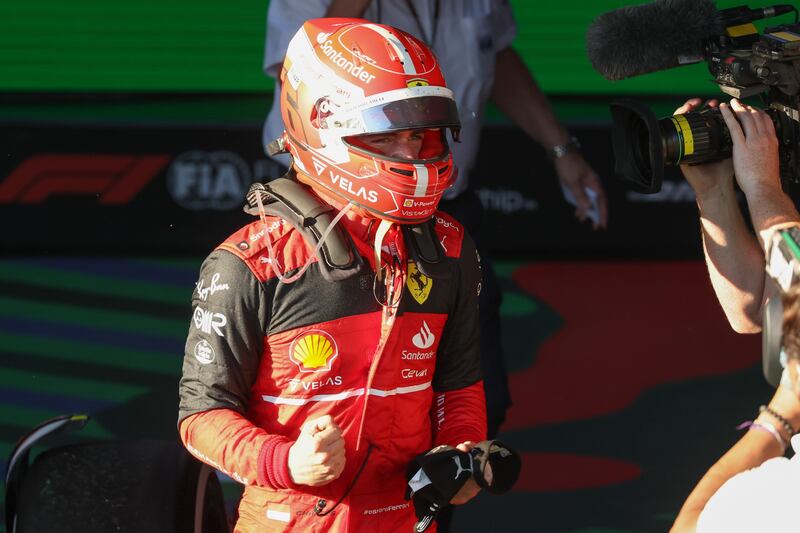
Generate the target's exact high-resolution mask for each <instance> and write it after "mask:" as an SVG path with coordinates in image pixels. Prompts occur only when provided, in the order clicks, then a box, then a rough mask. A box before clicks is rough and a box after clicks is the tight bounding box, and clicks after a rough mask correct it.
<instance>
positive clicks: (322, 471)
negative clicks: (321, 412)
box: [288, 415, 345, 487]
mask: <svg viewBox="0 0 800 533" xmlns="http://www.w3.org/2000/svg"><path fill="white" fill-rule="evenodd" d="M344 449H345V448H344V438H343V437H342V430H341V429H340V428H339V426H338V425H336V422H334V421H333V418H331V417H330V415H325V416H322V417H320V418H317V419H314V420H310V421H308V422H306V423H305V424H303V428H302V429H301V430H300V435H299V436H298V437H297V440H296V441H295V443H294V444H293V445H292V447H291V448H290V449H289V460H288V462H289V475H291V477H292V481H294V482H295V483H297V484H299V485H310V486H312V487H315V486H319V485H325V484H327V483H330V482H331V481H333V480H334V479H336V478H338V477H339V476H340V475H341V474H342V470H344V465H345V453H344Z"/></svg>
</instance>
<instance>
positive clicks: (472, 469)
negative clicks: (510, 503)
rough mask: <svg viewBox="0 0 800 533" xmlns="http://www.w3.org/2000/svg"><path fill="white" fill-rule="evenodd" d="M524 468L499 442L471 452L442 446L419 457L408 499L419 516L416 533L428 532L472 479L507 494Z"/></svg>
mask: <svg viewBox="0 0 800 533" xmlns="http://www.w3.org/2000/svg"><path fill="white" fill-rule="evenodd" d="M521 466H522V461H521V459H520V456H519V454H518V453H517V452H516V451H514V450H513V449H511V448H509V447H508V446H506V445H505V444H503V443H502V442H500V441H496V440H485V441H482V442H480V443H478V444H477V445H476V446H475V447H474V448H473V449H472V450H471V451H469V452H462V451H460V450H458V449H456V448H453V447H452V446H447V445H442V446H437V447H436V448H433V449H432V450H430V451H429V452H427V453H424V454H421V455H418V456H417V457H416V458H414V460H413V461H412V462H411V464H409V465H408V468H407V469H406V479H407V480H408V487H407V488H406V499H407V500H408V499H410V500H412V501H413V503H414V512H415V514H416V515H417V523H416V525H415V526H414V531H417V532H419V533H421V532H423V531H425V530H426V529H427V528H428V526H430V524H431V522H433V520H434V519H435V518H436V515H437V514H439V511H440V510H441V509H442V508H443V507H445V506H447V505H449V504H450V500H452V499H453V497H454V496H455V495H456V494H457V493H458V491H459V490H461V487H463V486H464V483H466V482H467V480H468V479H469V478H470V477H472V478H474V479H475V481H476V483H477V484H478V486H480V487H481V488H483V489H486V490H487V491H489V492H491V493H493V494H503V493H505V492H508V491H509V490H510V489H511V487H512V486H513V485H514V483H515V482H516V481H517V478H518V477H519V472H520V468H521Z"/></svg>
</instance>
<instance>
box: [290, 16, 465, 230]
mask: <svg viewBox="0 0 800 533" xmlns="http://www.w3.org/2000/svg"><path fill="white" fill-rule="evenodd" d="M281 80H282V82H283V83H282V90H281V94H280V104H281V115H282V117H283V122H284V126H285V128H286V131H285V133H284V137H283V140H284V142H285V146H286V148H287V150H288V151H289V153H291V155H292V159H293V167H294V169H295V170H296V172H297V177H298V179H299V180H300V181H302V182H303V183H306V184H307V185H310V186H311V187H312V188H314V189H315V190H317V191H318V192H319V193H321V194H323V195H324V196H327V197H329V198H330V197H335V199H337V200H339V201H341V202H342V203H346V202H350V203H353V204H355V205H356V206H357V207H358V208H359V209H360V211H361V212H362V213H363V214H365V215H367V216H371V217H374V218H380V219H383V220H388V221H391V222H396V223H400V224H414V223H419V222H424V221H426V220H429V219H430V218H431V217H432V216H433V214H434V212H435V211H436V207H437V206H438V204H439V201H440V200H441V197H442V194H443V193H444V191H445V190H446V189H447V188H448V187H449V186H450V185H451V184H452V183H453V180H454V177H455V169H454V168H453V158H452V154H451V152H450V149H449V146H448V137H447V131H450V132H451V136H452V138H453V139H454V140H458V132H459V129H460V123H459V120H458V111H457V109H456V103H455V98H454V97H453V93H452V91H451V90H450V89H448V88H447V86H446V85H445V80H444V76H443V75H442V72H441V68H440V66H439V63H438V61H437V59H436V57H435V56H434V55H433V53H432V52H431V50H430V49H429V48H428V47H427V46H426V45H425V44H424V43H423V42H421V41H419V40H418V39H416V38H414V37H413V36H411V35H409V34H407V33H405V32H403V31H400V30H398V29H395V28H392V27H390V26H385V25H382V24H373V23H371V22H368V21H365V20H361V19H342V18H337V19H313V20H309V21H307V22H306V23H305V24H304V25H303V27H302V28H301V29H300V30H299V31H298V32H297V33H296V34H295V36H294V37H293V38H292V40H291V42H290V43H289V47H288V49H287V52H286V58H285V60H284V64H283V68H282V71H281Z"/></svg>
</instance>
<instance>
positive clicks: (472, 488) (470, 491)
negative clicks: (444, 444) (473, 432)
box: [450, 440, 481, 505]
mask: <svg viewBox="0 0 800 533" xmlns="http://www.w3.org/2000/svg"><path fill="white" fill-rule="evenodd" d="M474 447H475V443H474V442H472V441H471V440H468V441H465V442H462V443H461V444H459V445H458V446H456V448H457V449H459V450H461V451H462V452H468V451H470V450H472V448H474ZM480 491H481V488H480V487H479V486H478V483H477V482H476V481H475V479H473V478H472V476H470V478H469V479H468V480H467V482H466V483H464V486H462V487H461V488H460V489H459V490H458V492H457V493H456V495H455V496H453V498H452V499H451V500H450V503H451V504H452V505H462V504H464V503H467V502H468V501H470V500H471V499H472V498H474V497H475V496H477V495H478V493H479V492H480Z"/></svg>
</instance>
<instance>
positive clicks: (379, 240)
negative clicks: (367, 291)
mask: <svg viewBox="0 0 800 533" xmlns="http://www.w3.org/2000/svg"><path fill="white" fill-rule="evenodd" d="M391 227H392V222H390V221H388V220H381V223H380V224H378V229H377V230H376V231H375V276H376V277H377V278H378V281H381V280H382V279H383V269H382V268H381V245H383V239H384V238H385V237H386V234H387V233H388V232H389V229H390V228H391Z"/></svg>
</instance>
